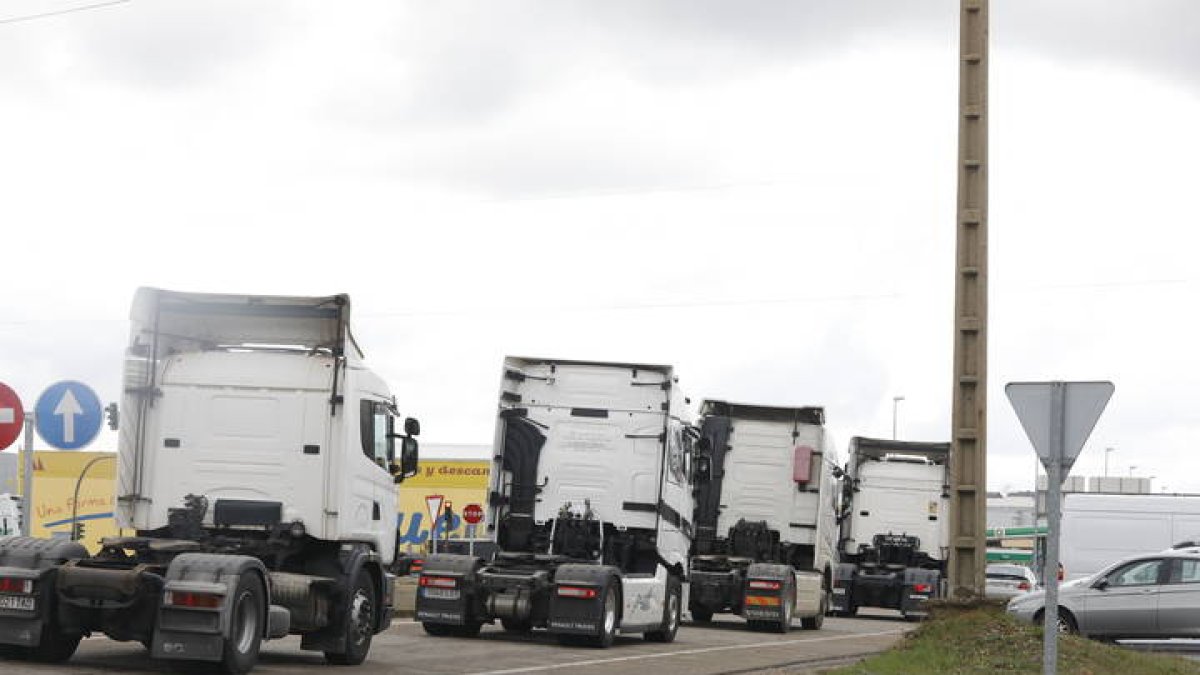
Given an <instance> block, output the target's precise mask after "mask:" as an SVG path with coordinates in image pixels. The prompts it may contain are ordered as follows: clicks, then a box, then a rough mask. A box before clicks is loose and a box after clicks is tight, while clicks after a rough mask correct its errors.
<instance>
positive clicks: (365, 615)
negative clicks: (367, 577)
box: [350, 588, 374, 645]
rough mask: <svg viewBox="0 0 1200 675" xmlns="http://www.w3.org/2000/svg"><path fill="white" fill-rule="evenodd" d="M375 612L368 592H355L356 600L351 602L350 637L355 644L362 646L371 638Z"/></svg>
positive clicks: (360, 590) (361, 590)
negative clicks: (372, 618) (372, 619)
mask: <svg viewBox="0 0 1200 675" xmlns="http://www.w3.org/2000/svg"><path fill="white" fill-rule="evenodd" d="M373 612H374V608H373V607H372V606H371V598H370V596H368V595H367V592H366V591H365V590H363V589H361V588H360V589H358V590H357V591H355V592H354V598H353V599H352V600H351V601H350V635H351V637H353V639H354V644H356V645H361V644H363V643H364V642H366V640H367V638H369V637H371V617H372V614H373Z"/></svg>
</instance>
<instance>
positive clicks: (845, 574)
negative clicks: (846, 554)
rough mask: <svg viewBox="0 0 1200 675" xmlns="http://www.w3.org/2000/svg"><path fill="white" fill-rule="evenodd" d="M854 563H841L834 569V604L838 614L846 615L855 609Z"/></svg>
mask: <svg viewBox="0 0 1200 675" xmlns="http://www.w3.org/2000/svg"><path fill="white" fill-rule="evenodd" d="M857 570H858V568H857V567H855V566H854V565H850V564H847V563H841V564H839V565H838V566H837V567H836V568H834V571H833V589H832V590H833V598H832V601H833V606H832V607H831V608H830V609H832V610H833V611H834V612H835V613H837V614H842V615H846V614H849V613H850V612H852V611H853V609H854V574H855V572H856V571H857Z"/></svg>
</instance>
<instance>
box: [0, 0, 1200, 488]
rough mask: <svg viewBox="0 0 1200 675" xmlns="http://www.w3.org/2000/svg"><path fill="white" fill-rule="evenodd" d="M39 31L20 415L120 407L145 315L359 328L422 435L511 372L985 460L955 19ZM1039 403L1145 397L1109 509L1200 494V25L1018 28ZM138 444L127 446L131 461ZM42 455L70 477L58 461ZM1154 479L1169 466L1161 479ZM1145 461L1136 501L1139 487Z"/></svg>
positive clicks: (1010, 294)
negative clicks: (151, 307)
mask: <svg viewBox="0 0 1200 675" xmlns="http://www.w3.org/2000/svg"><path fill="white" fill-rule="evenodd" d="M88 4H94V3H93V2H87V1H86V0H79V2H62V1H58V0H0V92H2V94H0V232H2V233H3V239H2V241H3V248H2V250H3V253H4V256H3V262H2V263H0V264H2V265H3V267H2V269H3V271H4V286H5V289H6V290H5V291H4V292H3V293H0V381H3V382H6V383H8V384H9V385H11V386H12V387H13V388H15V389H16V390H17V391H18V392H19V393H20V394H21V395H22V396H23V397H24V398H25V399H26V404H27V407H32V403H33V400H34V399H36V397H37V394H38V393H39V392H40V391H41V390H42V389H44V388H45V387H46V386H47V385H49V384H51V383H53V382H55V381H57V380H60V379H78V380H82V381H84V382H87V383H89V384H91V385H92V386H93V387H94V388H95V389H96V390H97V391H98V392H99V394H100V396H101V398H102V399H103V400H105V401H109V400H116V398H117V397H118V395H119V389H120V381H119V378H120V367H121V358H122V349H123V346H124V342H125V339H126V335H127V325H126V319H127V316H128V306H129V302H130V300H131V298H132V295H133V292H134V289H135V288H136V287H138V286H142V285H146V286H159V287H164V288H171V289H178V290H196V291H216V292H246V293H280V294H314V295H325V294H330V293H336V292H347V293H350V294H351V296H352V298H353V301H354V308H355V309H354V312H355V324H356V333H357V335H358V337H359V340H360V342H361V344H362V345H363V347H364V349H365V350H366V352H367V356H368V358H369V359H370V361H371V362H372V363H373V364H374V366H375V367H376V369H377V370H379V371H380V372H381V373H382V374H383V376H384V377H385V378H386V379H387V380H388V381H389V382H390V383H391V385H392V387H393V389H394V391H395V392H396V394H397V395H398V397H399V399H400V402H401V406H402V408H403V409H404V411H405V412H406V413H408V414H411V415H414V416H417V417H419V418H420V419H421V420H422V423H423V429H424V435H423V439H424V440H426V441H428V442H440V443H465V444H480V443H487V442H489V440H490V438H491V430H492V425H493V410H494V406H495V396H496V393H497V389H498V386H499V381H498V380H499V371H500V360H501V358H502V356H503V355H504V354H526V355H536V356H557V357H563V358H575V359H599V360H605V359H613V360H629V361H641V362H664V363H672V364H674V365H676V366H677V368H678V371H679V373H680V375H681V385H682V386H683V387H684V388H685V389H686V390H687V391H688V392H689V393H690V395H691V396H692V397H693V399H694V400H697V401H698V400H699V399H700V398H704V397H714V398H731V399H736V400H747V401H754V402H760V403H768V404H817V405H824V406H826V408H827V414H828V419H829V423H830V426H831V427H832V428H833V430H834V431H835V433H836V434H837V437H838V438H839V444H840V445H841V446H842V447H845V443H846V442H847V441H848V440H849V438H850V436H853V435H873V436H880V437H888V436H890V434H891V428H892V408H893V403H892V399H893V397H894V396H903V397H905V400H904V401H903V402H902V403H900V404H899V425H898V426H899V431H900V436H901V438H904V439H929V440H946V439H948V438H949V432H950V428H949V408H950V394H951V349H952V342H951V339H952V336H953V333H952V321H953V309H952V304H953V281H954V255H953V252H954V231H955V230H954V218H955V213H954V200H955V182H954V181H955V172H954V166H955V156H956V148H955V142H956V137H957V127H956V117H955V106H956V101H957V75H958V66H957V56H958V53H957V52H958V38H957V16H958V2H957V1H956V0H936V1H929V2H903V3H900V2H894V1H892V0H859V1H856V2H851V1H839V2H832V1H825V2H815V1H813V2H803V1H799V0H781V1H779V2H769V1H766V0H760V1H756V2H732V1H726V2H716V1H697V0H687V1H684V0H678V1H667V0H663V1H659V2H656V1H652V0H630V1H624V2H623V1H616V0H606V1H603V2H601V1H599V0H595V1H593V2H569V1H563V0H556V1H553V2H551V1H548V0H545V1H542V2H503V1H500V2H473V3H468V2H436V3H430V2H394V1H387V2H336V3H333V2H316V1H310V2H282V1H280V2H268V1H265V0H264V1H261V2H245V1H234V0H230V1H225V2H220V1H216V0H130V1H129V2H124V3H118V4H112V5H109V6H104V7H97V8H94V9H90V10H87V11H81V12H73V13H67V14H61V15H57V16H47V17H42V18H36V19H30V20H20V19H22V18H23V17H28V16H30V15H34V14H42V13H45V12H50V11H56V10H64V9H70V8H75V7H80V6H82V5H88ZM991 56H992V60H991V73H990V78H991V91H990V96H991V104H992V105H991V160H992V161H991V165H990V171H991V178H992V181H991V187H990V191H991V210H990V223H991V242H990V248H991V266H992V267H991V336H990V343H991V344H990V356H989V358H990V362H991V372H990V378H991V384H990V391H989V399H990V400H989V413H990V419H989V424H990V429H989V485H990V487H991V488H992V489H1004V490H1009V489H1021V488H1028V487H1029V486H1030V485H1031V483H1032V480H1033V471H1034V466H1035V461H1034V455H1033V452H1032V450H1031V449H1030V447H1029V445H1028V442H1027V441H1026V439H1025V437H1024V435H1023V433H1022V432H1021V430H1020V427H1019V425H1018V423H1017V421H1016V418H1015V416H1014V415H1013V413H1012V411H1011V409H1010V407H1009V404H1008V402H1007V400H1006V399H1005V398H1004V395H1003V389H1002V388H1003V385H1004V383H1005V382H1008V381H1014V380H1042V379H1067V380H1069V379H1111V380H1113V381H1114V382H1115V383H1116V387H1117V389H1116V395H1115V397H1114V399H1113V401H1112V403H1111V404H1110V405H1109V408H1108V410H1107V411H1106V413H1105V415H1104V417H1103V418H1102V420H1101V421H1100V423H1099V425H1098V427H1097V428H1096V431H1095V434H1094V435H1093V437H1092V440H1091V442H1090V443H1089V444H1088V446H1087V447H1086V448H1085V450H1084V454H1083V455H1082V456H1081V458H1080V460H1079V462H1078V464H1077V465H1076V471H1075V473H1076V474H1083V475H1096V474H1099V473H1100V472H1101V471H1102V467H1103V462H1104V454H1105V453H1104V451H1103V448H1105V447H1114V448H1116V450H1115V451H1114V452H1113V453H1111V455H1110V461H1111V465H1110V471H1111V472H1112V473H1113V474H1120V475H1128V474H1129V473H1130V472H1131V471H1132V472H1134V473H1135V474H1137V475H1153V476H1156V479H1155V486H1156V487H1155V490H1156V491H1158V490H1159V489H1161V488H1166V489H1168V490H1169V491H1190V492H1200V457H1197V455H1196V449H1197V448H1200V411H1198V406H1197V405H1196V404H1195V403H1194V401H1195V400H1196V396H1195V392H1196V389H1197V385H1198V384H1200V357H1197V355H1196V347H1195V345H1194V343H1195V338H1196V335H1197V332H1198V330H1197V329H1198V328H1200V321H1198V320H1197V318H1196V313H1195V310H1194V309H1189V308H1190V307H1193V306H1194V304H1195V300H1194V298H1195V297H1196V296H1197V292H1198V291H1200V288H1198V283H1197V282H1198V278H1197V272H1196V267H1195V262H1194V261H1195V258H1196V253H1195V248H1196V245H1197V243H1198V242H1200V235H1198V234H1197V232H1200V228H1198V225H1200V222H1197V221H1198V219H1197V215H1196V196H1197V190H1198V187H1197V186H1198V184H1200V181H1198V178H1200V169H1197V166H1196V163H1195V158H1196V157H1198V156H1200V125H1198V123H1197V120H1200V3H1197V2H1194V1H1193V0H1139V1H1137V2H1133V1H1132V0H1129V1H1126V2H1116V1H1115V0H1110V1H1101V0H1004V1H1002V2H994V3H992V52H991ZM114 445H115V436H114V435H112V434H109V433H107V432H106V433H105V434H104V435H102V436H101V438H100V440H99V441H97V443H96V444H95V445H94V446H93V447H94V448H97V449H112V448H113V447H114ZM39 447H40V442H39ZM1131 465H1132V466H1131ZM1133 466H1135V467H1136V468H1132V467H1133Z"/></svg>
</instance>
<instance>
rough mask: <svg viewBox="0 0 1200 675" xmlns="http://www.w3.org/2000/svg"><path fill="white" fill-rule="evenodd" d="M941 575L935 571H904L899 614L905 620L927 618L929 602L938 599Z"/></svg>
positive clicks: (916, 569)
mask: <svg viewBox="0 0 1200 675" xmlns="http://www.w3.org/2000/svg"><path fill="white" fill-rule="evenodd" d="M941 582H942V575H941V573H940V572H938V571H937V570H927V569H920V568H915V567H910V568H908V569H906V570H905V571H904V591H903V593H902V594H901V596H900V613H901V614H903V615H904V616H905V618H914V619H916V618H922V617H926V616H929V601H930V600H933V599H935V598H937V597H938V595H939V592H938V591H939V589H940V588H941Z"/></svg>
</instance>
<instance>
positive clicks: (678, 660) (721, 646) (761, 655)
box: [0, 612, 913, 675]
mask: <svg viewBox="0 0 1200 675" xmlns="http://www.w3.org/2000/svg"><path fill="white" fill-rule="evenodd" d="M912 627H913V624H909V623H905V622H903V621H900V620H899V617H898V616H896V615H895V614H893V613H887V612H880V613H878V614H872V615H869V616H866V615H864V616H860V617H859V618H855V619H835V618H829V619H826V621H825V627H824V628H822V629H821V630H819V631H806V630H802V629H800V628H799V622H797V624H796V628H795V630H793V631H792V632H791V633H788V634H786V635H784V634H775V633H758V632H750V631H748V630H747V629H746V626H745V624H744V623H743V622H742V621H741V620H740V619H736V618H733V617H730V618H727V619H721V618H720V617H718V618H717V619H716V620H714V621H713V622H712V623H711V624H707V625H690V624H684V625H683V626H682V627H681V628H680V631H679V635H678V637H677V638H676V640H675V642H673V643H671V644H666V645H664V644H655V643H650V642H646V641H644V640H642V638H641V637H640V636H630V637H624V636H622V637H618V638H617V641H616V643H615V644H614V645H613V646H612V647H611V648H609V649H588V648H578V647H562V646H559V645H558V643H557V642H555V641H554V639H553V638H552V637H551V636H549V635H547V634H545V633H541V632H535V633H534V634H533V635H527V636H519V635H509V634H506V633H504V631H503V630H501V629H500V628H498V627H490V626H484V629H483V632H482V634H481V635H480V636H479V637H478V638H474V639H468V638H434V637H429V636H427V635H425V632H424V630H423V629H422V628H421V625H420V624H418V623H414V622H412V621H409V620H399V621H397V622H395V623H394V624H393V625H392V628H391V629H390V630H388V631H386V632H384V633H382V634H380V635H376V636H375V642H374V645H373V646H372V648H371V656H370V658H369V659H368V661H367V662H366V663H365V664H363V665H362V666H360V667H358V668H353V669H338V672H343V673H353V674H354V675H371V674H374V673H409V672H420V673H446V674H451V673H453V674H456V675H467V674H480V675H482V674H483V673H493V674H495V675H501V674H506V673H511V674H513V675H516V674H517V673H547V674H551V675H553V674H555V673H571V674H572V675H574V674H576V673H579V674H581V675H593V674H599V673H629V672H635V671H640V670H650V669H652V670H653V672H654V675H674V674H679V675H684V674H687V675H704V674H706V673H749V672H755V671H759V670H771V669H778V668H782V669H787V670H789V671H803V670H804V668H805V667H820V666H828V665H840V664H842V663H846V662H849V661H852V660H855V659H857V658H859V657H861V656H864V655H866V654H870V653H873V652H877V651H881V650H884V649H886V648H887V647H888V646H890V645H891V644H892V643H894V642H895V641H896V640H898V639H900V637H901V635H903V633H904V632H905V631H908V630H910V629H911V628H912ZM299 643H300V641H299V639H298V638H287V639H284V640H277V641H272V642H268V643H265V644H264V645H263V649H262V653H261V655H260V657H259V666H258V668H256V669H255V671H254V672H255V673H263V674H268V673H326V672H330V671H327V670H325V669H326V668H327V667H329V666H326V665H325V661H324V659H323V658H322V656H321V655H320V654H317V653H314V652H303V651H300V649H299ZM8 665H11V664H10V663H5V662H0V671H4V672H8V669H7V668H6V667H5V666H8ZM20 667H21V672H29V673H43V674H49V673H64V674H66V673H70V674H71V675H84V674H87V673H105V674H109V673H168V672H172V670H171V668H170V666H169V665H168V664H166V663H163V662H160V661H152V660H151V659H150V658H149V657H148V656H147V655H146V652H145V650H144V649H143V648H142V647H141V645H138V644H136V643H119V642H113V641H111V640H109V639H107V638H105V637H94V638H89V639H86V640H84V641H83V643H82V644H81V645H80V647H79V651H78V652H76V653H75V656H74V658H72V659H71V660H70V661H69V662H67V663H66V664H61V665H53V666H48V665H40V664H32V663H21V664H20Z"/></svg>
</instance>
